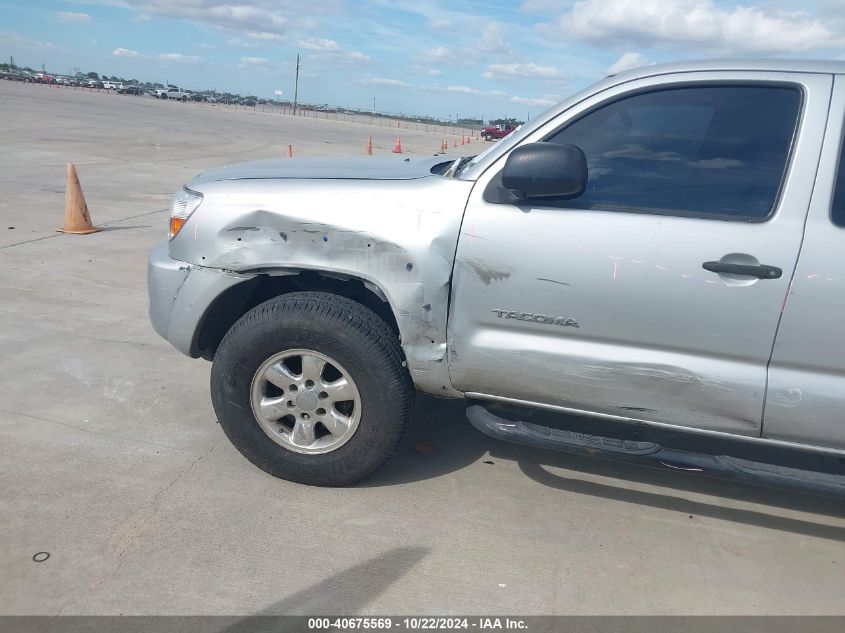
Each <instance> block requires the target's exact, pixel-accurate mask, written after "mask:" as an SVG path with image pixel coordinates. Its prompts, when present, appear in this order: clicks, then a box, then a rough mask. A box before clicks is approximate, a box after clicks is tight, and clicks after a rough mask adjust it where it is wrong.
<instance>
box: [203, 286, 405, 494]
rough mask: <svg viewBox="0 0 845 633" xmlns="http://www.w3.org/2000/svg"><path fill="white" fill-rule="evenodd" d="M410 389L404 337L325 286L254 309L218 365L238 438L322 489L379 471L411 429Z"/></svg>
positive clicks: (271, 463)
mask: <svg viewBox="0 0 845 633" xmlns="http://www.w3.org/2000/svg"><path fill="white" fill-rule="evenodd" d="M412 396H413V387H412V384H411V380H410V377H409V376H408V373H407V371H406V370H405V367H404V358H403V354H402V349H401V347H400V345H399V338H398V336H397V335H396V334H395V333H394V332H393V331H392V330H391V329H390V328H389V327H388V325H387V324H386V323H385V322H384V321H383V320H382V319H381V318H380V317H379V316H377V315H376V314H375V313H374V312H372V311H371V310H369V309H368V308H366V307H364V306H362V305H361V304H359V303H356V302H354V301H351V300H350V299H347V298H345V297H340V296H337V295H332V294H328V293H321V292H297V293H292V294H288V295H282V296H280V297H276V298H274V299H271V300H269V301H267V302H265V303H262V304H260V305H258V306H256V307H255V308H253V309H252V310H250V311H249V312H247V313H246V314H245V315H244V316H243V317H241V319H240V320H238V321H237V323H235V325H233V326H232V328H231V329H230V330H229V332H228V333H227V334H226V336H225V337H224V339H223V341H222V342H221V343H220V347H219V348H218V349H217V353H216V354H215V357H214V365H213V367H212V371H211V397H212V402H213V404H214V411H215V413H216V414H217V418H218V420H219V421H220V425H221V426H222V427H223V431H224V432H225V433H226V436H227V437H228V438H229V440H230V441H231V442H232V444H234V445H235V447H236V448H237V449H238V450H239V451H240V452H241V453H242V454H243V455H244V457H246V458H247V459H248V460H249V461H251V462H252V463H253V464H255V465H256V466H258V467H259V468H260V469H261V470H263V471H265V472H267V473H269V474H271V475H273V476H274V477H279V478H281V479H287V480H289V481H295V482H298V483H303V484H309V485H316V486H347V485H350V484H353V483H356V482H358V481H360V480H362V479H364V478H366V477H368V476H370V475H372V474H373V473H374V472H375V471H376V470H378V469H379V468H380V467H381V466H382V465H383V464H384V463H385V462H386V461H387V460H388V459H389V458H390V456H391V455H392V454H393V453H394V451H395V449H396V446H397V444H398V443H399V440H400V439H401V437H402V435H403V434H404V432H405V429H406V428H407V426H408V422H409V419H410V412H411V401H412Z"/></svg>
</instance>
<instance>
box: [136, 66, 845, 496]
mask: <svg viewBox="0 0 845 633" xmlns="http://www.w3.org/2000/svg"><path fill="white" fill-rule="evenodd" d="M843 139H845V62H842V61H837V62H818V61H816V62H813V61H798V60H791V61H773V60H755V61H749V60H744V61H725V60H711V61H702V62H684V63H676V64H665V65H655V66H648V67H646V68H639V69H636V70H632V71H627V72H622V73H618V74H616V75H613V76H611V77H606V78H604V79H603V80H601V81H600V82H599V83H597V84H596V85H594V86H592V87H590V88H587V89H585V90H583V91H581V92H579V93H577V94H575V95H573V96H572V97H570V98H568V99H566V100H564V101H563V102H562V103H560V104H559V105H558V106H556V107H553V108H551V109H549V110H548V111H546V112H545V113H543V114H542V115H540V116H538V117H536V118H534V119H533V120H532V121H530V122H529V123H527V124H525V125H524V126H522V127H521V128H520V129H519V130H517V131H516V132H514V133H513V134H512V135H511V136H509V137H508V138H506V139H504V140H502V141H501V142H499V143H497V144H496V145H494V146H492V147H490V148H488V149H487V150H486V151H485V152H483V153H482V154H480V155H478V156H476V157H474V158H470V157H454V158H446V157H444V156H442V155H440V156H438V155H435V156H434V157H423V158H407V157H399V156H396V157H393V156H385V157H382V158H377V157H376V158H374V157H360V158H357V159H354V158H346V157H344V158H340V157H339V158H331V159H314V160H310V161H309V160H296V161H290V160H269V161H255V162H250V163H242V164H237V165H229V166H227V167H222V168H218V169H211V170H208V171H206V172H204V173H201V174H199V175H198V176H197V177H196V178H194V179H193V180H192V181H191V182H189V183H187V184H186V185H185V187H183V188H182V189H181V190H180V191H178V192H177V193H176V195H175V197H174V199H173V204H172V208H171V218H170V239H169V240H168V241H166V242H163V243H162V244H160V245H159V246H157V247H156V248H155V249H154V250H153V251H152V253H151V254H150V259H149V269H148V271H149V272H148V279H149V299H150V318H151V321H152V323H153V326H154V327H155V329H156V330H157V331H158V332H159V334H161V335H162V336H163V337H165V338H166V339H167V340H168V341H170V342H171V343H172V344H173V345H174V346H175V347H176V348H177V349H178V350H180V351H181V352H183V353H184V354H187V355H189V356H192V357H200V356H201V357H204V358H207V359H213V366H212V370H211V398H212V402H213V405H214V409H215V412H216V414H217V418H218V420H219V422H220V424H221V426H222V428H223V430H224V431H225V433H226V435H227V436H228V437H229V439H230V440H231V441H232V443H233V444H234V445H235V446H236V447H237V448H238V450H239V451H240V452H241V453H242V454H243V455H244V456H245V457H246V458H247V459H249V460H250V461H251V462H252V463H253V464H255V465H256V466H258V467H259V468H261V469H262V470H264V471H266V472H268V473H270V474H272V475H274V476H277V477H281V478H284V479H289V480H293V481H298V482H302V483H306V484H313V485H348V484H351V483H354V482H356V481H359V480H361V479H362V478H364V477H367V476H369V475H371V474H372V473H373V472H375V471H376V470H377V469H378V468H379V467H380V466H381V465H382V464H384V463H385V461H386V460H387V459H388V458H389V457H390V455H391V454H392V453H393V452H394V451H395V450H396V447H397V443H398V442H399V439H400V438H401V437H402V435H403V433H404V432H405V429H406V427H407V425H408V423H409V418H410V411H411V401H412V396H413V393H414V389H415V388H416V389H418V390H420V391H422V392H426V393H430V394H435V395H438V396H441V397H447V398H462V399H464V400H465V401H466V403H467V416H468V418H469V420H470V422H471V423H472V424H473V425H475V426H476V427H477V428H478V429H480V430H481V431H483V432H484V433H487V434H489V435H492V436H493V437H496V438H500V439H504V440H508V441H514V442H520V443H524V444H529V445H533V446H543V447H546V448H552V449H556V450H560V451H565V452H571V453H581V454H588V455H603V456H613V457H615V458H617V459H625V460H629V461H640V460H651V463H652V464H654V465H656V466H658V467H666V466H667V465H668V467H669V468H675V469H677V468H680V469H684V470H694V471H701V470H703V471H705V472H710V471H718V472H724V473H726V474H727V476H731V477H747V478H749V479H753V480H760V479H766V480H767V481H772V480H775V481H777V482H780V483H781V484H785V483H788V484H789V485H793V484H794V485H796V486H804V485H812V486H817V485H818V486H822V487H825V486H826V487H827V489H835V490H837V491H838V493H842V492H843V491H845V485H843V483H842V482H843V478H842V477H841V476H840V475H841V474H842V471H843V463H845V462H843V460H845V424H843V423H842V411H843V410H845V353H843V350H845V328H843V327H842V323H841V321H842V315H843V314H845V293H843V292H842V290H841V287H840V286H841V285H842V283H844V282H845V148H844V147H843V144H844V143H845V142H844V141H843ZM409 201H410V202H409ZM462 227H464V228H463V229H462ZM755 462H765V464H759V463H755ZM673 472H676V471H673ZM819 472H826V473H827V474H824V475H819V474H817V473H819ZM830 473H834V474H835V475H836V477H835V478H833V479H831V477H830V476H829V475H830Z"/></svg>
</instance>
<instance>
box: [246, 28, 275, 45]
mask: <svg viewBox="0 0 845 633" xmlns="http://www.w3.org/2000/svg"><path fill="white" fill-rule="evenodd" d="M246 36H247V37H251V38H252V39H254V40H264V41H277V42H278V41H280V40H283V39H284V38H283V37H282V36H281V35H279V34H278V33H266V32H261V31H249V32H248V33H247V34H246Z"/></svg>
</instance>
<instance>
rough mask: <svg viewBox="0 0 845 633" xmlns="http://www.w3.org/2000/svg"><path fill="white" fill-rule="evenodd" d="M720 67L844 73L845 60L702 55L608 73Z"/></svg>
mask: <svg viewBox="0 0 845 633" xmlns="http://www.w3.org/2000/svg"><path fill="white" fill-rule="evenodd" d="M708 70H713V71H720V70H747V71H770V72H771V71H776V72H786V73H830V74H845V61H834V60H819V59H702V60H693V61H680V62H671V63H668V64H653V65H651V66H639V67H638V68H633V69H631V70H625V71H622V72H619V73H615V74H612V75H608V76H609V77H613V78H618V79H633V78H635V77H642V76H651V75H664V74H668V73H679V72H701V71H708Z"/></svg>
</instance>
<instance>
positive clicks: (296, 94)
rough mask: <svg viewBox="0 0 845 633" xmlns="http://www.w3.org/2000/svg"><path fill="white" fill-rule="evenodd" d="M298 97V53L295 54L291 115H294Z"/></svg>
mask: <svg viewBox="0 0 845 633" xmlns="http://www.w3.org/2000/svg"><path fill="white" fill-rule="evenodd" d="M298 97H299V53H297V54H296V80H295V81H294V84H293V115H294V116H296V102H297V98H298Z"/></svg>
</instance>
